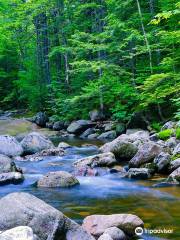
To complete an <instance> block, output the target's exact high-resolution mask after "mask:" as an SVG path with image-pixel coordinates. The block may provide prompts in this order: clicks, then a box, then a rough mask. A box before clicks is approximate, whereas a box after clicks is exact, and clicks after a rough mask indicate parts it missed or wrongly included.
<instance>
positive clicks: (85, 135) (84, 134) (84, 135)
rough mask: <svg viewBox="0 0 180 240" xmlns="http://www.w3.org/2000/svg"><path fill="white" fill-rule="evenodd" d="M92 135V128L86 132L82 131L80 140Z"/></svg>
mask: <svg viewBox="0 0 180 240" xmlns="http://www.w3.org/2000/svg"><path fill="white" fill-rule="evenodd" d="M93 133H94V129H93V128H88V129H87V130H86V131H84V132H83V133H82V134H81V135H80V138H87V137H88V136H89V135H91V134H93Z"/></svg>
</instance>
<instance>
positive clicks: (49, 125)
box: [46, 122, 54, 129]
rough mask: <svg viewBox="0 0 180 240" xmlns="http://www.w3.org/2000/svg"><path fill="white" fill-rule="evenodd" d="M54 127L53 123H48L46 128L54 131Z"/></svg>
mask: <svg viewBox="0 0 180 240" xmlns="http://www.w3.org/2000/svg"><path fill="white" fill-rule="evenodd" d="M53 125H54V123H53V122H47V123H46V128H49V129H53Z"/></svg>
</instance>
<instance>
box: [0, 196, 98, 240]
mask: <svg viewBox="0 0 180 240" xmlns="http://www.w3.org/2000/svg"><path fill="white" fill-rule="evenodd" d="M0 206H1V211H0V231H5V230H8V229H11V228H14V227H18V226H28V227H30V228H32V230H33V233H34V234H35V235H37V237H38V240H47V239H48V240H60V239H63V240H80V239H83V240H94V238H93V237H92V236H91V235H90V234H88V233H87V232H86V231H85V230H83V229H82V227H80V226H79V225H78V224H76V223H75V222H73V221H72V220H70V219H69V218H67V217H66V216H64V215H63V214H62V213H61V212H60V211H58V210H56V209H55V208H53V207H51V206H50V205H48V204H46V203H45V202H43V201H42V200H40V199H38V198H36V197H35V196H33V195H31V194H28V193H20V192H19V193H11V194H9V195H7V196H5V197H3V198H1V199H0Z"/></svg>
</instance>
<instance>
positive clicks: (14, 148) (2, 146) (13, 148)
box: [0, 135, 23, 157]
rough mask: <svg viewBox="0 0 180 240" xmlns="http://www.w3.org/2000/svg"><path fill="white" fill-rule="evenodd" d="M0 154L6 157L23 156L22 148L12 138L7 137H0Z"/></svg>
mask: <svg viewBox="0 0 180 240" xmlns="http://www.w3.org/2000/svg"><path fill="white" fill-rule="evenodd" d="M0 154H4V155H6V156H8V157H15V156H20V155H22V154H23V148H22V146H21V144H20V143H19V142H18V141H17V140H16V139H15V138H14V137H11V136H9V135H1V136H0Z"/></svg>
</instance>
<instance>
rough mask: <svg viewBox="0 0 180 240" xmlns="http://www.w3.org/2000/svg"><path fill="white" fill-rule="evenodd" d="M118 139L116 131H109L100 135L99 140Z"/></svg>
mask: <svg viewBox="0 0 180 240" xmlns="http://www.w3.org/2000/svg"><path fill="white" fill-rule="evenodd" d="M115 138H116V131H108V132H105V133H102V134H101V135H99V137H98V139H101V140H103V139H115Z"/></svg>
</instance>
